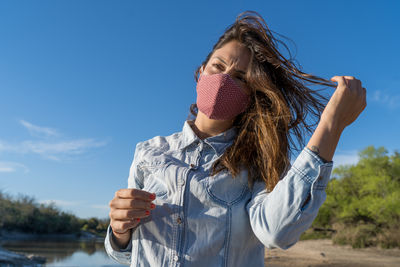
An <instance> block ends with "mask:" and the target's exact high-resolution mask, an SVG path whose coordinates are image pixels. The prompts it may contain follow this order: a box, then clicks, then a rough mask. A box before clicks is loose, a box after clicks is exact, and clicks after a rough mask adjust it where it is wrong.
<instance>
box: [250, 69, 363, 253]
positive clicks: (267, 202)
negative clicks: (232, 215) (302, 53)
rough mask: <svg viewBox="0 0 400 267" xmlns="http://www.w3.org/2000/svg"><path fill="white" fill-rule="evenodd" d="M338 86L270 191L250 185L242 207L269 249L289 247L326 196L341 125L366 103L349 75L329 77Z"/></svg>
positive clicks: (261, 185) (309, 224)
mask: <svg viewBox="0 0 400 267" xmlns="http://www.w3.org/2000/svg"><path fill="white" fill-rule="evenodd" d="M331 80H332V81H337V82H338V87H337V89H336V91H335V93H334V94H333V96H332V97H331V99H330V100H329V102H328V104H327V106H326V107H325V109H324V112H323V114H322V116H321V121H320V123H319V124H318V126H317V129H316V130H315V132H314V133H313V135H312V137H311V139H310V140H309V142H308V144H307V146H306V147H305V148H304V149H303V150H302V151H301V153H300V154H299V156H298V157H297V159H296V160H295V162H294V164H293V166H291V168H290V169H289V171H288V172H287V174H286V175H285V177H283V179H281V180H280V181H279V182H278V183H277V185H276V186H275V188H274V190H272V192H267V191H266V190H265V184H264V182H257V183H255V184H254V187H253V193H252V199H251V201H250V202H249V203H248V204H247V206H246V209H247V212H248V214H249V219H250V224H251V227H252V229H253V232H254V233H255V235H256V236H257V237H258V239H259V240H260V241H261V242H262V243H263V244H264V245H265V246H266V247H268V248H275V247H279V248H281V249H288V248H289V247H291V246H293V245H294V244H295V243H296V242H297V241H298V240H299V238H300V235H301V234H302V233H303V232H304V231H305V230H307V229H308V228H309V227H310V226H311V224H312V222H313V221H314V219H315V217H316V216H317V215H318V211H319V208H320V207H321V205H322V204H323V202H324V201H325V199H326V193H325V188H326V186H327V184H328V182H329V178H330V175H331V171H332V167H333V161H332V158H333V154H334V152H335V149H336V146H337V144H338V141H339V138H340V135H341V133H342V131H343V130H344V128H345V127H346V126H348V125H349V124H351V123H352V122H353V121H354V120H355V119H356V118H357V117H358V115H359V114H360V113H361V112H362V110H363V109H364V108H365V107H366V101H365V97H366V90H365V88H362V87H361V82H360V81H359V80H357V79H355V78H354V77H351V76H334V77H332V79H331Z"/></svg>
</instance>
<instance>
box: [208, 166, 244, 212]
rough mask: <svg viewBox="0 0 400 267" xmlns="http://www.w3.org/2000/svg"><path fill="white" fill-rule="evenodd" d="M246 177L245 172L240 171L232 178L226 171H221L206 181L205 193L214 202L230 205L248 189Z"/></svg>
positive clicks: (238, 199)
mask: <svg viewBox="0 0 400 267" xmlns="http://www.w3.org/2000/svg"><path fill="white" fill-rule="evenodd" d="M247 175H248V174H247V171H246V170H242V171H241V172H240V173H239V174H238V175H237V176H236V177H233V176H232V175H231V173H230V172H229V171H228V170H223V171H221V172H219V173H218V174H216V175H214V176H209V177H207V180H206V183H207V184H206V187H207V193H208V194H209V196H210V197H211V198H212V199H213V200H214V201H216V202H219V203H222V204H224V205H232V204H234V203H236V202H238V201H240V200H241V199H242V198H243V197H244V196H245V193H246V190H247V189H248V186H247V179H248V176H247Z"/></svg>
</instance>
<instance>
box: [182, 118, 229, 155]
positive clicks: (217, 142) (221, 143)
mask: <svg viewBox="0 0 400 267" xmlns="http://www.w3.org/2000/svg"><path fill="white" fill-rule="evenodd" d="M191 124H194V121H193V120H186V121H185V123H184V124H183V128H182V142H181V147H180V149H182V150H183V149H185V148H186V147H188V146H189V145H191V144H192V143H194V142H202V143H207V144H208V145H210V146H211V147H212V148H213V149H214V150H215V153H216V154H217V155H218V156H221V155H222V154H223V153H224V151H225V149H226V148H227V147H228V146H230V145H232V143H233V141H234V139H235V137H236V135H237V129H236V127H231V128H229V129H228V130H226V131H225V132H222V133H220V134H218V135H214V136H210V137H207V138H205V139H203V140H201V139H200V138H199V137H198V136H197V135H196V134H195V132H194V131H193V129H192V127H191V126H190V125H191Z"/></svg>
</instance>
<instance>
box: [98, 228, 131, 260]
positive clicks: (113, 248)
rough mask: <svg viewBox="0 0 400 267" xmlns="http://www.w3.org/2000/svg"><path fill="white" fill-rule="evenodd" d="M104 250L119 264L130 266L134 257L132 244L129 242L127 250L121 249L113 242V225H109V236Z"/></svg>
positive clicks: (105, 241)
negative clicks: (132, 256)
mask: <svg viewBox="0 0 400 267" xmlns="http://www.w3.org/2000/svg"><path fill="white" fill-rule="evenodd" d="M104 248H105V250H106V252H107V254H108V255H109V256H110V257H111V258H113V259H114V260H116V261H117V262H119V263H121V264H127V265H129V264H130V262H131V255H132V252H131V250H132V242H129V244H128V246H127V247H126V248H123V249H121V248H119V247H118V246H117V244H115V242H114V240H113V236H112V229H111V225H108V228H107V235H106V238H105V240H104Z"/></svg>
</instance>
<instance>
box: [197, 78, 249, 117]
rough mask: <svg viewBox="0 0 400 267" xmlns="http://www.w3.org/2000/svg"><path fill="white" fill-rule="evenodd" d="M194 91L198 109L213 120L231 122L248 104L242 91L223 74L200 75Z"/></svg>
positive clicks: (246, 96) (247, 98) (246, 97)
mask: <svg viewBox="0 0 400 267" xmlns="http://www.w3.org/2000/svg"><path fill="white" fill-rule="evenodd" d="M196 90H197V101H196V104H197V107H198V109H199V110H200V111H201V112H203V113H204V114H205V115H206V116H207V117H208V118H210V119H214V120H231V119H233V118H234V117H236V115H238V114H240V113H242V112H243V111H244V110H245V109H246V107H247V105H248V104H249V102H250V97H249V96H248V95H247V94H246V93H245V92H243V90H244V89H242V88H241V87H240V86H239V85H238V84H237V83H236V82H235V80H233V79H232V78H231V76H230V75H229V74H225V73H216V74H210V75H204V74H203V75H201V76H200V77H199V80H198V82H197V87H196Z"/></svg>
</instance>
